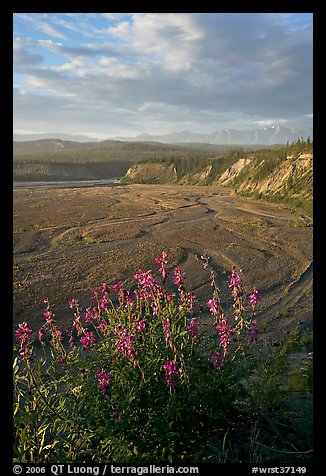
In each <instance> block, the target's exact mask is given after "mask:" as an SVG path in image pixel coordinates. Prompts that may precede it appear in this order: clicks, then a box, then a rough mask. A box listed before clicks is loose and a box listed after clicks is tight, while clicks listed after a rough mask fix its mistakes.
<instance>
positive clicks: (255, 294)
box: [249, 287, 260, 311]
mask: <svg viewBox="0 0 326 476" xmlns="http://www.w3.org/2000/svg"><path fill="white" fill-rule="evenodd" d="M258 301H260V292H259V291H258V289H257V288H256V287H254V288H253V290H252V291H251V293H250V294H249V302H250V304H251V306H252V310H253V311H254V310H255V307H256V304H257V303H258Z"/></svg>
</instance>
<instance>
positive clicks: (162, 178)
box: [125, 162, 177, 183]
mask: <svg viewBox="0 0 326 476" xmlns="http://www.w3.org/2000/svg"><path fill="white" fill-rule="evenodd" d="M125 181H127V182H133V183H174V182H176V181H177V171H176V168H175V166H174V165H167V164H162V163H155V162H154V163H144V164H137V165H134V166H133V167H131V168H130V169H129V170H128V171H127V173H126V176H125Z"/></svg>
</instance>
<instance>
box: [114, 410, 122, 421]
mask: <svg viewBox="0 0 326 476" xmlns="http://www.w3.org/2000/svg"><path fill="white" fill-rule="evenodd" d="M112 418H113V420H116V421H118V422H119V423H120V422H121V421H122V415H120V413H118V412H113V413H112Z"/></svg>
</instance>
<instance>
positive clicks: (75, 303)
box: [68, 299, 79, 309]
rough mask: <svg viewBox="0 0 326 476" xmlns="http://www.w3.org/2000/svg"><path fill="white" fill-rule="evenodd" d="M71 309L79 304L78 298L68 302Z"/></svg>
mask: <svg viewBox="0 0 326 476" xmlns="http://www.w3.org/2000/svg"><path fill="white" fill-rule="evenodd" d="M68 304H69V307H70V309H73V308H74V307H78V306H79V302H78V299H72V300H71V301H69V302H68Z"/></svg>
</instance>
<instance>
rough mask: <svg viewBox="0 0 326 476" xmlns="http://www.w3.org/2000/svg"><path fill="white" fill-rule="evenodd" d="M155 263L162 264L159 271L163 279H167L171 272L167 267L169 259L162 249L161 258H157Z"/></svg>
mask: <svg viewBox="0 0 326 476" xmlns="http://www.w3.org/2000/svg"><path fill="white" fill-rule="evenodd" d="M155 264H156V265H158V266H160V268H159V272H160V273H161V275H162V278H163V281H165V279H166V278H167V277H168V275H169V273H170V269H169V268H168V267H167V264H168V259H167V254H166V252H165V251H162V253H161V256H160V257H159V258H155Z"/></svg>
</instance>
